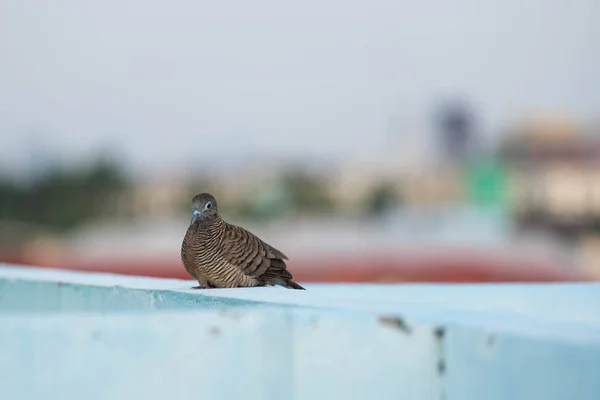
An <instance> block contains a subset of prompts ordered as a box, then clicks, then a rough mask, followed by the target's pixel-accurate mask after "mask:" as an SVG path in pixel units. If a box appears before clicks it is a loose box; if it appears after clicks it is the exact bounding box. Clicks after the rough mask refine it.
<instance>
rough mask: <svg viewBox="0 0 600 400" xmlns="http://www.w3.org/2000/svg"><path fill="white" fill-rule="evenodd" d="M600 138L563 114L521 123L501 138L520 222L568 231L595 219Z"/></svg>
mask: <svg viewBox="0 0 600 400" xmlns="http://www.w3.org/2000/svg"><path fill="white" fill-rule="evenodd" d="M599 149H600V140H599V138H598V137H596V136H594V135H591V134H589V132H584V131H583V129H582V128H580V127H579V126H577V125H576V124H574V123H572V122H570V121H565V120H544V121H535V122H530V123H526V124H522V125H521V126H519V127H518V128H517V129H515V130H514V131H513V132H510V133H509V134H508V135H507V136H506V139H505V140H504V141H503V142H502V144H501V149H500V154H501V158H502V159H503V161H504V162H505V163H506V165H507V166H508V168H509V169H510V171H511V185H510V189H511V190H510V193H511V204H512V207H513V211H514V213H515V215H516V217H517V219H518V221H519V222H520V223H521V224H522V225H528V226H534V225H535V226H543V227H546V228H550V229H555V230H559V231H561V232H563V233H566V234H569V235H573V234H577V232H578V231H580V230H581V229H585V228H591V227H593V226H594V225H595V224H596V223H597V222H598V221H600V170H599V169H598V168H597V166H598V164H599V163H600V152H599V151H598V150H599Z"/></svg>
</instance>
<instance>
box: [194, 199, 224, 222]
mask: <svg viewBox="0 0 600 400" xmlns="http://www.w3.org/2000/svg"><path fill="white" fill-rule="evenodd" d="M218 216H219V207H218V206H217V200H216V199H215V197H214V196H213V195H212V194H210V193H200V194H197V195H196V196H194V198H193V199H192V221H191V222H190V225H192V224H193V223H194V222H196V221H209V220H211V219H215V218H217V217H218Z"/></svg>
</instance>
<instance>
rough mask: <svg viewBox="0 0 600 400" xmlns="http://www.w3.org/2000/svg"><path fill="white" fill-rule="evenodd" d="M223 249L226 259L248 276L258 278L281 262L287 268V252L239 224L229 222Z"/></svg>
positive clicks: (278, 267)
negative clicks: (264, 240) (285, 261)
mask: <svg viewBox="0 0 600 400" xmlns="http://www.w3.org/2000/svg"><path fill="white" fill-rule="evenodd" d="M222 249H223V253H222V255H223V257H224V258H225V260H227V261H228V262H229V263H230V264H232V265H234V266H236V267H237V268H239V269H240V270H241V271H242V272H243V273H244V274H245V275H248V276H252V277H257V278H258V277H260V276H262V275H263V274H265V272H267V271H268V270H269V269H270V268H271V267H275V266H277V269H280V268H281V264H283V269H285V263H284V262H283V261H282V260H287V257H286V256H285V254H283V253H282V252H281V251H279V250H277V249H276V248H274V247H272V246H270V245H268V244H267V243H265V242H263V241H262V240H260V239H259V238H258V237H257V236H255V235H253V234H252V233H250V232H248V231H247V230H245V229H244V228H241V227H239V226H235V225H231V224H227V226H226V227H225V237H224V240H223V247H222Z"/></svg>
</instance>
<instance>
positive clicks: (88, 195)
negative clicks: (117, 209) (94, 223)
mask: <svg viewBox="0 0 600 400" xmlns="http://www.w3.org/2000/svg"><path fill="white" fill-rule="evenodd" d="M126 186H127V180H126V178H125V176H124V173H123V170H122V169H121V168H120V167H119V166H118V165H117V164H116V163H115V162H113V161H111V160H110V159H108V158H101V159H98V160H96V161H95V162H94V163H92V164H91V165H90V166H89V167H87V168H73V169H64V168H59V167H56V166H52V167H49V168H47V169H46V172H45V173H44V174H43V175H42V176H41V177H38V178H36V179H34V180H33V181H32V182H28V183H27V184H23V183H17V182H13V181H9V180H2V181H0V220H5V221H19V222H25V223H32V224H36V225H39V226H43V227H48V228H51V229H55V230H59V231H60V230H65V229H70V228H73V227H76V226H77V225H79V224H80V223H82V222H84V221H86V220H89V219H92V218H94V217H98V216H100V215H102V214H103V213H104V212H106V211H107V201H108V200H109V199H110V197H111V196H112V195H114V194H117V193H119V192H120V191H122V190H123V189H124V188H125V187H126Z"/></svg>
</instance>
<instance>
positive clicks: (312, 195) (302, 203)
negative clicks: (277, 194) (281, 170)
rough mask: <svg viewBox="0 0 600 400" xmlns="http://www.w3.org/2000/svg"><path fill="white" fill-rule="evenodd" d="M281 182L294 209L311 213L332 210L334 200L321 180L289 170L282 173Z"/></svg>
mask: <svg viewBox="0 0 600 400" xmlns="http://www.w3.org/2000/svg"><path fill="white" fill-rule="evenodd" d="M282 183H283V186H284V188H285V191H286V192H287V193H288V198H289V199H290V201H291V206H292V207H293V208H294V209H295V210H297V211H307V212H311V213H318V212H330V211H332V209H333V206H334V202H333V200H332V199H331V196H330V195H329V191H328V190H327V186H326V184H325V183H324V182H323V181H321V180H319V179H317V178H315V177H311V176H308V175H306V174H303V173H301V172H298V171H291V172H287V173H285V174H284V175H283V177H282Z"/></svg>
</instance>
